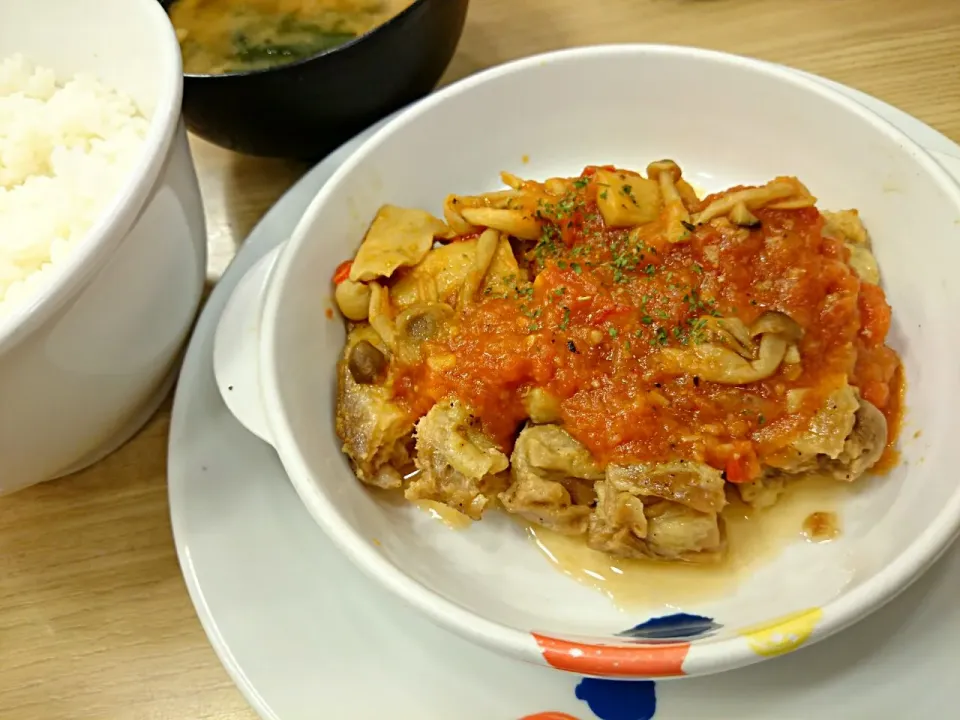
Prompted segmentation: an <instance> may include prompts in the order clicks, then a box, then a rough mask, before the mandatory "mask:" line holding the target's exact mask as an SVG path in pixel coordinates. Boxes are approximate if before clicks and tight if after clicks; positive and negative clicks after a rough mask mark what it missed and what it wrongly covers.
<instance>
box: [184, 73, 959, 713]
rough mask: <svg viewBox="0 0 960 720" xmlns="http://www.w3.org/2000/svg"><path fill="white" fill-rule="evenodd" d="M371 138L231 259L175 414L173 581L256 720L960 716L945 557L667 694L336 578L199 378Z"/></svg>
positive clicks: (291, 196)
mask: <svg viewBox="0 0 960 720" xmlns="http://www.w3.org/2000/svg"><path fill="white" fill-rule="evenodd" d="M838 87H839V86H838ZM843 90H844V92H846V93H847V94H848V95H849V96H850V97H853V98H854V99H856V100H858V101H859V102H861V103H863V104H865V105H867V106H868V107H870V108H871V109H873V110H875V111H876V112H878V113H881V114H883V116H884V117H886V118H887V119H888V120H890V121H891V122H893V123H894V124H896V125H897V126H898V127H900V128H901V129H902V130H904V132H907V133H908V134H909V135H910V136H911V137H912V138H913V139H914V140H915V141H916V142H918V143H920V144H922V145H924V146H925V147H927V148H929V149H931V150H933V151H935V152H938V153H948V154H953V155H954V157H953V158H951V157H948V156H946V155H940V154H938V155H937V157H938V159H940V160H941V162H943V163H945V164H947V167H950V168H952V169H953V170H952V172H953V174H954V175H955V176H956V177H958V178H960V147H958V146H956V145H954V144H953V143H952V142H950V141H949V140H947V139H946V138H944V137H943V136H942V135H940V134H939V133H937V132H936V131H934V130H932V129H930V128H929V127H928V126H926V125H924V124H922V123H920V122H919V121H917V120H915V119H914V118H912V117H910V116H908V115H906V114H904V113H903V112H901V111H899V110H896V109H895V108H892V107H890V106H888V105H884V104H883V103H881V102H880V101H878V100H875V99H873V98H870V97H868V96H865V95H862V94H861V93H858V92H856V91H854V90H851V89H849V88H844V89H843ZM369 135H370V133H369V132H368V133H365V136H361V137H359V138H357V139H356V140H354V141H352V142H351V143H349V144H348V145H346V146H345V147H344V148H342V149H341V150H340V151H338V152H336V153H334V154H333V155H332V156H330V157H329V158H328V159H327V160H326V161H324V162H323V163H321V164H320V165H318V166H317V167H316V168H314V169H313V170H312V171H311V172H310V173H309V174H308V175H306V176H305V177H304V178H303V179H302V180H301V181H300V183H298V184H297V185H296V186H295V187H294V188H293V189H292V190H291V191H290V192H289V193H288V194H287V195H286V196H285V197H284V198H283V199H282V200H281V201H280V202H279V203H278V204H277V205H276V206H275V207H274V208H273V209H272V210H271V211H270V212H269V213H268V214H267V216H266V217H265V218H264V219H263V221H262V222H261V223H260V224H259V225H258V226H257V228H256V229H255V230H254V231H253V233H252V234H251V235H250V237H249V238H247V239H246V241H245V242H244V243H243V245H242V246H241V248H240V252H239V255H238V256H237V258H236V260H235V261H234V263H233V265H231V267H230V268H229V269H228V271H227V272H226V274H225V275H224V277H223V278H222V279H221V281H220V283H219V284H218V286H217V288H216V289H215V290H214V292H213V294H212V295H211V297H210V299H209V300H208V302H207V304H206V307H205V310H204V314H203V315H202V316H201V318H200V320H199V322H198V324H197V329H196V333H195V335H194V339H193V341H192V344H191V347H190V350H189V352H188V354H187V358H186V360H185V363H184V368H183V373H182V375H181V378H180V382H179V386H178V392H177V398H176V402H175V405H174V411H173V419H172V424H171V435H170V456H169V483H170V506H171V517H172V522H173V531H174V537H175V540H176V544H177V551H178V554H179V556H180V562H181V567H182V569H183V573H184V578H185V580H186V584H187V587H188V589H189V591H190V595H191V598H192V599H193V602H194V605H195V606H196V609H197V613H198V615H199V616H200V620H201V622H202V623H203V626H204V629H205V630H206V632H207V634H208V636H209V638H210V642H211V643H212V645H213V647H214V649H215V650H216V652H217V654H218V655H219V657H220V659H221V661H222V662H223V664H224V666H225V667H226V668H227V670H228V671H229V673H230V675H231V677H232V678H233V679H234V681H235V682H236V683H237V685H238V687H239V688H240V689H241V690H242V691H243V693H244V695H245V696H246V698H247V699H248V701H249V702H250V704H251V705H252V706H253V707H254V708H255V709H256V711H257V712H258V713H259V714H260V716H261V717H263V718H265V719H269V720H316V718H317V717H318V716H322V717H331V718H356V719H357V720H375V719H376V720H379V719H380V718H383V717H397V718H423V719H424V720H429V719H431V718H452V717H455V718H458V720H491V719H494V720H496V719H501V720H517V718H521V717H526V716H530V715H532V714H535V713H542V714H541V715H540V717H541V719H542V720H561V718H562V717H563V716H562V715H553V716H551V715H550V714H549V711H555V712H557V713H561V712H562V713H566V714H567V715H569V716H570V717H573V718H578V719H579V720H588V719H591V720H592V719H594V718H600V720H622V719H623V718H624V717H629V718H631V720H648V719H649V718H651V717H655V720H717V719H718V718H727V717H736V718H742V720H770V719H771V718H776V720H809V718H810V717H811V716H813V715H815V716H816V717H817V718H821V719H822V720H850V719H851V718H906V717H913V716H918V717H938V716H942V714H943V708H948V707H955V706H956V705H957V704H960V686H958V685H957V683H956V682H955V680H954V675H955V673H953V672H951V668H955V667H957V666H958V665H960V605H958V604H957V602H956V588H957V587H958V586H960V548H956V547H954V549H953V550H951V551H950V552H949V553H948V555H947V557H945V558H944V559H943V560H941V561H940V562H939V563H938V564H937V565H936V566H935V567H934V568H932V569H931V570H930V571H929V572H928V573H926V574H925V575H924V577H923V578H922V579H921V580H919V581H918V582H917V583H915V584H914V585H913V586H912V587H911V588H910V589H909V590H908V591H906V592H904V593H903V595H901V596H900V597H899V598H897V599H896V600H895V601H893V602H891V603H890V604H889V605H887V606H886V607H884V608H883V609H882V610H880V611H878V612H877V613H875V614H874V615H872V616H871V617H870V618H869V619H867V620H865V621H863V622H861V623H859V624H857V625H856V626H855V627H853V628H851V629H850V630H848V631H846V632H844V633H843V634H842V636H840V637H836V638H831V639H829V640H827V641H825V642H823V643H820V644H818V645H817V646H816V647H813V648H809V649H804V650H801V651H800V652H797V653H794V654H792V655H790V656H789V657H786V658H783V659H780V660H778V661H776V662H772V663H764V664H763V665H760V666H753V667H750V668H746V669H743V670H739V671H734V672H729V673H724V674H723V675H719V676H713V677H706V678H694V679H690V680H688V681H686V682H684V683H682V684H678V683H666V684H658V685H656V686H654V684H653V683H647V682H637V683H631V684H629V686H628V685H627V684H624V683H615V682H614V681H593V682H592V683H591V684H590V685H589V686H587V687H586V688H582V687H581V683H582V681H581V680H580V679H579V678H577V677H574V676H571V675H569V674H567V673H557V672H552V671H550V670H548V669H544V668H539V667H535V666H532V665H529V664H523V663H517V662H511V661H504V660H503V659H502V658H501V657H499V656H498V655H496V654H494V653H492V652H489V651H487V650H484V649H481V648H478V647H476V646H474V645H472V644H470V643H467V642H465V641H463V640H461V639H460V638H458V637H456V636H453V635H451V634H449V633H447V632H445V631H443V630H441V629H438V628H436V627H435V626H433V625H432V624H431V623H429V622H427V621H425V620H424V619H423V618H422V617H420V616H418V614H417V613H415V612H414V611H412V610H411V609H410V608H408V607H406V606H404V605H403V604H400V603H397V602H395V600H394V599H393V598H392V597H391V596H390V594H389V593H387V592H386V591H384V590H383V589H382V588H380V587H378V586H377V584H376V583H374V582H372V581H371V580H369V579H368V578H366V577H364V576H363V575H362V574H361V573H360V572H359V571H358V570H357V569H356V568H355V567H354V566H353V565H352V564H351V563H350V562H348V561H347V560H346V559H345V558H344V557H343V556H342V554H341V553H340V552H339V550H338V549H337V548H336V547H335V546H334V545H333V544H332V543H331V542H330V540H329V539H328V538H327V537H326V536H325V534H324V533H323V532H322V531H321V530H320V529H319V528H318V527H317V526H316V524H315V523H314V522H313V519H312V518H311V517H310V515H309V514H308V513H307V512H306V510H305V509H304V508H303V505H302V503H301V502H300V500H299V498H298V497H297V495H296V493H295V492H294V491H293V489H292V487H291V486H290V482H289V480H288V478H287V477H286V474H285V472H284V470H283V467H282V465H281V464H280V462H279V460H278V459H277V457H276V455H275V453H274V452H273V451H272V449H271V448H270V447H269V446H267V445H265V444H264V443H262V442H260V441H259V440H257V439H255V438H254V437H253V436H252V435H249V434H248V433H247V432H245V431H244V429H243V428H242V427H241V426H240V425H239V424H238V423H237V422H235V421H234V419H233V418H232V417H231V416H230V414H229V412H228V411H227V409H226V407H225V406H224V404H223V402H222V401H221V399H220V397H219V396H218V393H217V389H216V387H215V386H214V377H213V374H212V372H211V364H212V355H213V345H214V329H215V327H216V325H217V323H218V320H219V319H220V317H221V314H222V313H223V312H224V307H225V305H226V303H227V300H228V297H229V296H230V295H231V293H233V292H234V290H236V289H237V286H238V282H239V280H240V278H241V277H242V276H243V274H244V273H245V272H247V271H248V270H249V269H250V268H251V266H253V265H254V264H255V263H256V262H257V260H258V259H259V258H260V257H261V256H263V255H264V254H265V253H267V252H268V251H269V250H271V249H272V248H275V247H278V246H279V245H280V244H281V243H282V242H284V241H285V240H286V239H287V238H289V237H290V233H291V231H292V230H293V228H294V226H295V225H296V223H297V221H298V220H299V219H300V217H301V215H302V214H303V211H304V209H305V208H306V207H307V205H308V204H309V202H310V200H311V199H312V198H313V197H314V195H315V194H316V192H317V191H318V190H319V188H320V187H321V186H322V185H323V183H324V182H325V181H326V180H327V179H328V178H329V177H330V175H331V173H332V172H333V171H334V170H335V169H336V168H337V167H338V166H339V165H340V164H341V163H342V162H343V161H344V160H345V159H346V158H348V157H349V156H350V155H351V154H352V153H353V152H354V151H356V149H357V148H358V147H359V145H360V144H361V143H362V141H363V140H365V139H366V137H369ZM241 382H242V380H241ZM235 390H239V391H242V390H243V388H241V387H240V386H237V387H236V388H235ZM331 588H335V589H336V590H335V591H331ZM371 667H377V668H389V671H385V672H379V673H378V674H377V682H376V692H371V691H370V689H371V685H370V673H369V668H371ZM425 677H428V678H430V679H431V682H430V687H429V689H427V690H425V689H424V684H423V678H425ZM491 688H495V689H496V690H495V691H491ZM585 689H586V690H590V691H591V693H586V692H585ZM604 691H605V692H606V693H607V694H608V695H612V696H613V697H614V698H615V699H616V703H615V704H614V708H613V712H611V711H610V710H611V709H610V708H609V707H602V706H601V703H600V702H598V701H597V700H596V695H597V694H598V692H599V693H600V694H601V697H602V693H603V692H604ZM581 696H582V697H581ZM589 701H593V702H592V703H590V704H588V702H589ZM535 716H536V715H534V717H535Z"/></svg>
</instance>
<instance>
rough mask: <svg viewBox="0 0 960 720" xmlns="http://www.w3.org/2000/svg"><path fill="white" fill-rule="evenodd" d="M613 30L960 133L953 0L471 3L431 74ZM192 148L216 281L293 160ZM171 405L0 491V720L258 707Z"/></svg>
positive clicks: (112, 719)
mask: <svg viewBox="0 0 960 720" xmlns="http://www.w3.org/2000/svg"><path fill="white" fill-rule="evenodd" d="M612 42H657V43H674V44H684V45H698V46H703V47H709V48H715V49H719V50H726V51H730V52H735V53H740V54H744V55H753V56H756V57H760V58H763V59H766V60H773V61H777V62H781V63H786V64H789V65H792V66H794V67H797V68H802V69H804V70H809V71H811V72H814V73H818V74H820V75H823V76H826V77H829V78H832V79H834V80H838V81H840V82H842V83H846V84H848V85H851V86H854V87H857V88H859V89H861V90H864V91H866V92H868V93H870V94H872V95H875V96H877V97H879V98H882V99H884V100H886V101H888V102H890V103H893V104H895V105H898V106H899V107H901V108H903V109H904V110H906V111H907V112H909V113H911V114H913V115H915V116H916V117H918V118H920V119H921V120H923V121H925V122H927V123H928V124H930V125H932V126H933V127H934V128H936V129H938V130H940V131H941V132H943V133H945V134H946V135H947V136H949V137H951V138H952V139H953V140H956V141H960V71H958V68H960V2H958V0H913V1H912V2H905V1H904V0H801V1H796V2H789V1H788V0H603V1H602V2H588V1H584V0H473V5H472V8H471V10H470V15H469V19H468V21H467V27H466V29H465V31H464V34H463V40H462V41H461V43H460V47H459V51H458V53H457V55H456V57H455V58H454V60H453V63H452V64H451V66H450V69H449V71H448V73H447V75H446V77H445V78H444V82H449V81H452V80H456V79H458V78H460V77H463V76H465V75H468V74H470V73H473V72H475V71H477V70H479V69H481V68H485V67H488V66H490V65H495V64H497V63H501V62H504V61H506V60H511V59H514V58H517V57H521V56H523V55H528V54H531V53H536V52H542V51H546V50H552V49H557V48H564V47H570V46H574V45H585V44H594V43H612ZM193 151H194V154H195V157H196V162H197V169H198V172H199V175H200V182H201V186H202V190H203V196H204V201H205V203H206V209H207V222H208V228H209V233H210V238H209V242H210V268H209V276H210V280H211V282H214V281H215V279H216V278H217V277H218V276H219V274H220V273H221V272H222V271H223V269H224V268H225V267H226V266H227V264H228V263H229V262H230V260H231V258H232V257H233V255H234V252H235V250H236V248H237V246H238V245H239V244H240V243H241V242H242V241H243V238H244V237H246V235H247V233H248V232H249V231H250V229H251V228H252V227H253V226H254V224H255V223H256V222H257V220H258V219H259V218H260V217H261V216H262V215H263V213H264V212H266V210H267V209H268V208H269V207H270V206H271V204H272V203H273V202H274V201H276V200H277V198H279V197H280V195H281V194H283V192H284V191H285V190H286V189H287V188H288V187H289V186H290V185H291V184H292V183H293V182H295V181H296V180H297V178H298V177H299V176H300V175H301V174H302V173H303V172H304V170H305V167H304V166H302V165H299V164H296V163H290V162H283V161H273V160H262V159H256V158H249V157H242V156H239V155H236V154H233V153H230V152H227V151H225V150H221V149H219V148H216V147H213V146H211V145H209V144H207V143H205V142H203V141H199V140H197V139H195V138H194V139H193ZM169 418H170V405H169V403H168V404H167V405H166V406H165V407H164V408H163V409H162V410H161V411H160V412H159V413H158V414H157V416H156V417H154V418H153V420H152V421H151V422H150V423H149V425H147V427H146V428H145V429H144V430H143V431H142V432H141V433H140V434H139V435H138V436H137V437H136V438H135V439H134V440H132V441H131V442H129V443H128V444H127V445H126V446H125V447H123V448H121V449H120V450H119V451H118V452H117V453H115V454H114V455H113V456H111V457H109V458H107V459H106V460H104V461H102V462H101V463H99V464H98V465H97V466H95V467H93V468H90V469H88V470H86V471H85V472H82V473H79V474H77V475H74V476H72V477H69V478H64V479H62V480H59V481H56V482H52V483H48V484H46V485H42V486H38V487H35V488H31V489H28V490H24V491H22V492H20V493H17V494H15V495H12V496H10V497H5V498H0V718H2V720H61V719H63V720H68V719H69V720H88V719H89V720H94V719H96V720H128V719H130V720H132V719H134V718H137V719H140V718H150V719H151V720H161V719H166V718H170V719H171V720H199V719H201V718H211V719H212V718H218V719H223V720H226V719H229V720H252V719H253V718H254V717H255V716H254V713H253V711H252V710H250V709H249V707H248V706H247V704H246V702H245V701H244V699H243V698H242V697H241V695H240V693H239V692H238V691H237V690H236V689H235V688H234V686H233V685H232V684H231V682H230V680H229V678H228V677H227V675H226V673H225V672H224V670H223V669H222V668H221V666H220V664H219V662H218V661H217V658H216V657H215V655H214V653H213V650H211V649H210V646H209V644H208V643H207V639H206V637H205V636H204V634H203V631H202V630H201V628H200V624H199V622H198V621H197V618H196V616H195V614H194V611H193V607H192V606H191V604H190V600H189V598H188V597H187V593H186V589H185V588H184V584H183V580H182V579H181V576H180V569H179V567H178V565H177V560H176V554H175V552H174V547H173V539H172V536H171V531H170V520H169V517H168V507H167V491H166V479H165V468H166V441H167V429H168V425H169ZM0 462H2V459H0ZM317 717H322V712H320V714H318V715H317ZM344 720H348V719H344ZM425 720H426V719H425Z"/></svg>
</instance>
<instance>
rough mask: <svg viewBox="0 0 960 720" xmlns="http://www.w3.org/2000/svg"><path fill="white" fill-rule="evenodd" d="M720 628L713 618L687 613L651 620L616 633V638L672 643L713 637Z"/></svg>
mask: <svg viewBox="0 0 960 720" xmlns="http://www.w3.org/2000/svg"><path fill="white" fill-rule="evenodd" d="M722 627H723V626H722V625H720V624H719V623H717V622H715V621H714V620H713V618H708V617H704V616H702V615H691V614H689V613H675V614H674V615H664V616H663V617H656V618H651V619H650V620H647V621H646V622H642V623H640V624H639V625H635V626H634V627H632V628H630V629H629V630H624V631H623V632H619V633H617V636H618V637H623V638H630V639H631V640H645V641H647V642H650V641H654V642H658V641H659V642H667V641H669V642H674V641H678V640H693V639H695V638H702V637H707V636H709V635H713V634H714V633H715V632H717V630H719V629H720V628H722Z"/></svg>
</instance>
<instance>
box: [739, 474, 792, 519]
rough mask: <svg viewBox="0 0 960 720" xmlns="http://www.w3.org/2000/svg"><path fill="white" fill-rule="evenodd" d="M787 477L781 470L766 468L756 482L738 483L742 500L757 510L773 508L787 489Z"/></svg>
mask: <svg viewBox="0 0 960 720" xmlns="http://www.w3.org/2000/svg"><path fill="white" fill-rule="evenodd" d="M786 481H787V475H786V474H784V473H783V472H782V471H780V470H775V469H773V468H765V469H764V472H763V474H762V475H761V476H760V477H758V478H757V479H756V480H753V481H751V482H745V483H737V485H736V488H737V492H738V493H739V494H740V499H741V500H743V501H744V502H745V503H746V504H747V505H749V506H750V507H752V508H756V509H757V510H762V509H764V508H768V507H773V506H774V505H776V504H777V500H778V499H779V498H780V494H781V493H782V492H783V490H784V488H785V487H786Z"/></svg>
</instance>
